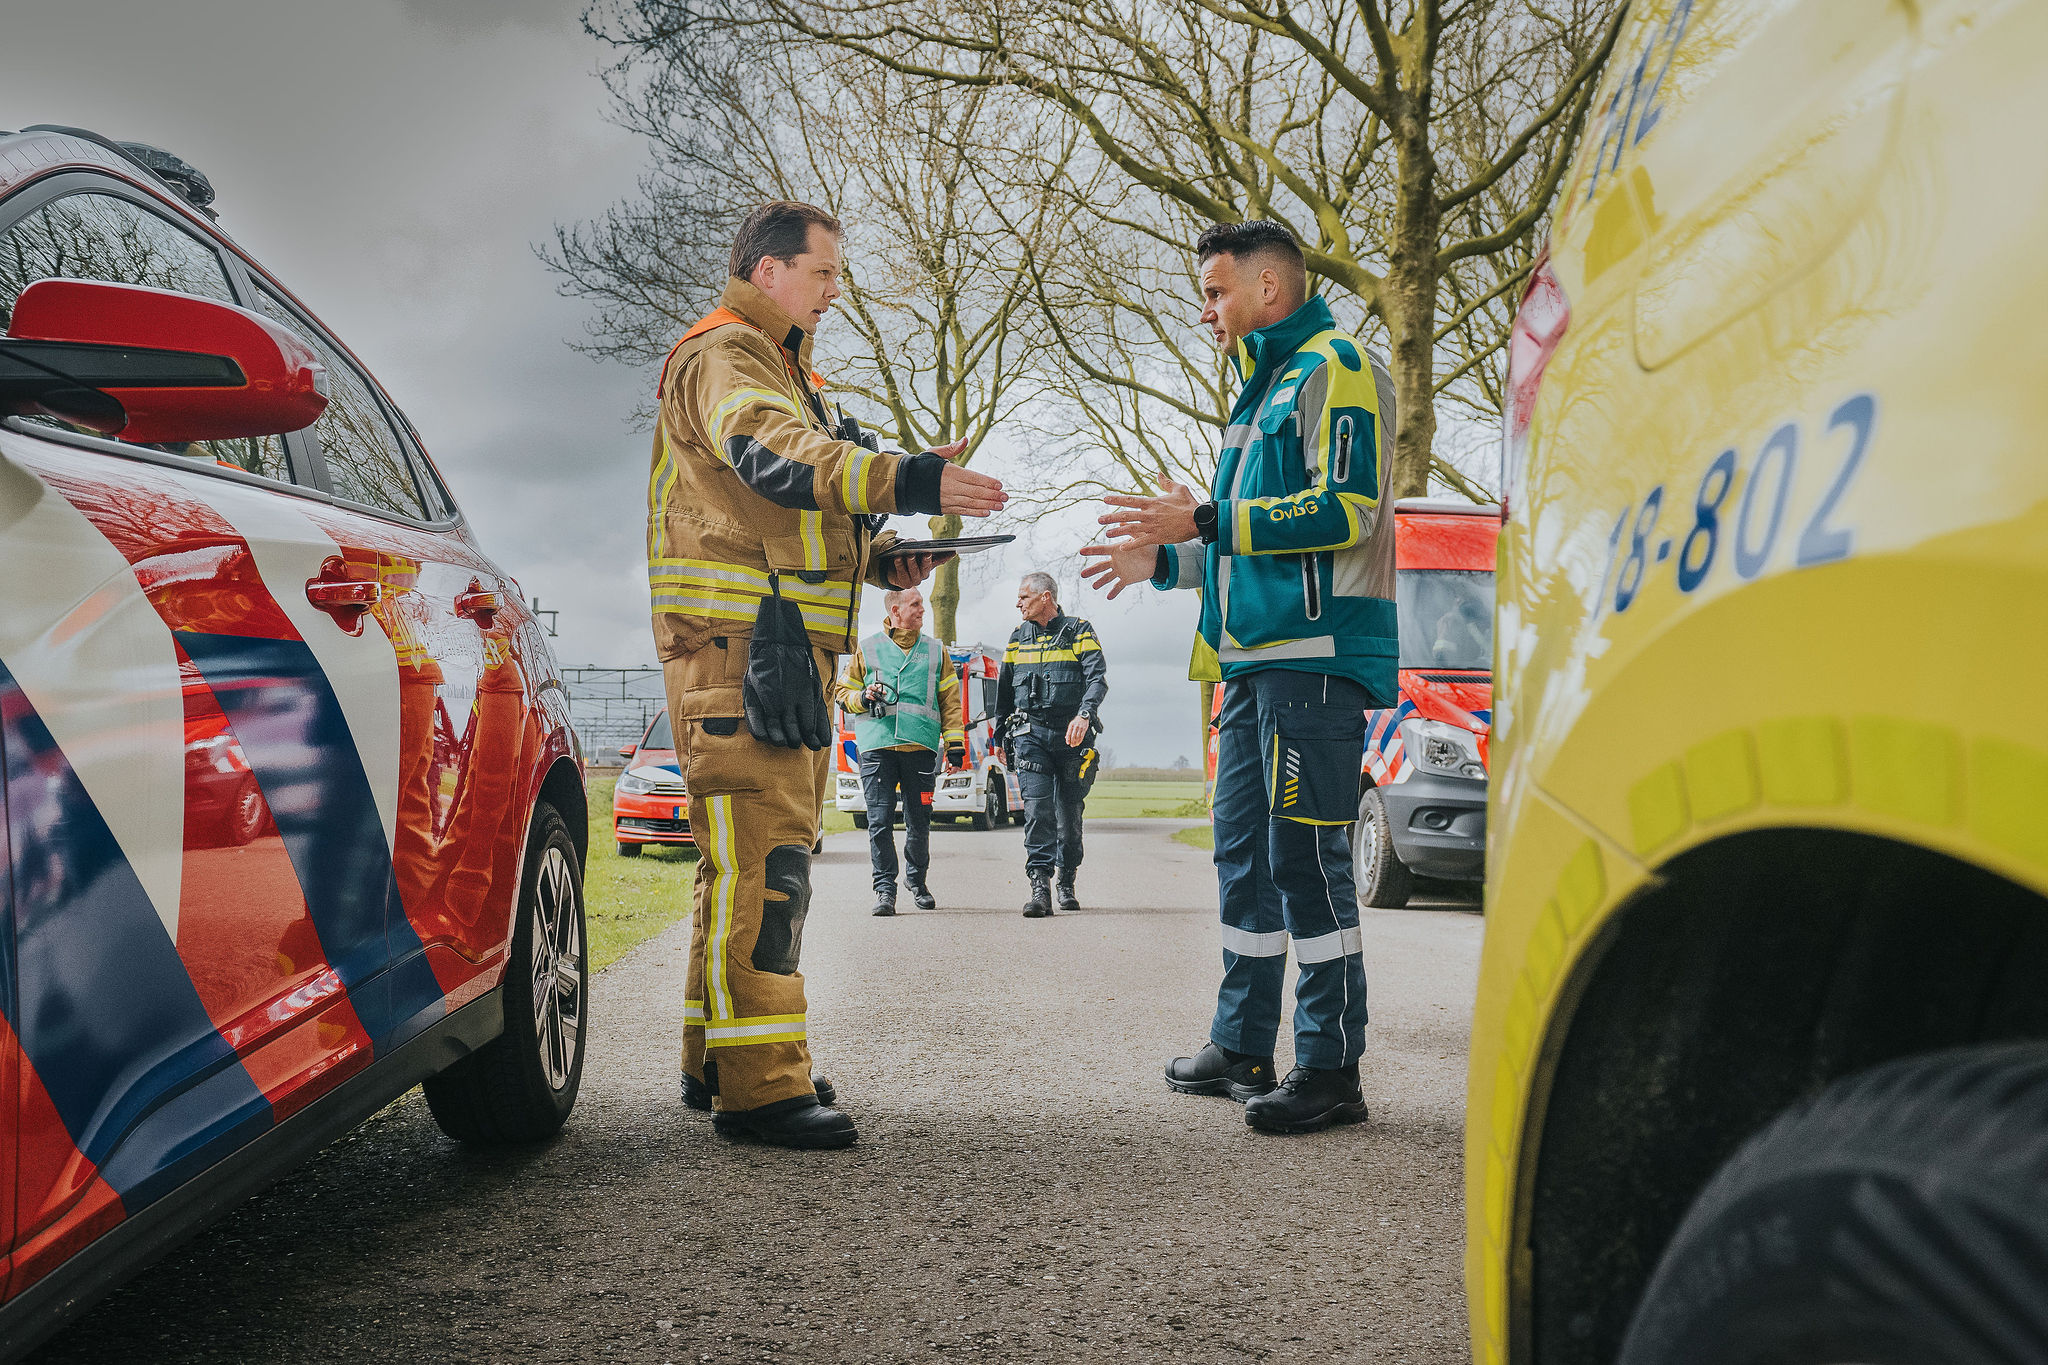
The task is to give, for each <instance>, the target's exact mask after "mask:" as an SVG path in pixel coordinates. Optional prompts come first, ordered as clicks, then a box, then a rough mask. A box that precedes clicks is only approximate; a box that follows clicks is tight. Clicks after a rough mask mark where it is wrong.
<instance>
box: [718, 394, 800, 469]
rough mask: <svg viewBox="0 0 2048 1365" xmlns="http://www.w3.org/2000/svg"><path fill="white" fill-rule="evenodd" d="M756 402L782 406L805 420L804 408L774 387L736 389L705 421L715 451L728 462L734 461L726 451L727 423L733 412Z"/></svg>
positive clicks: (786, 410)
mask: <svg viewBox="0 0 2048 1365" xmlns="http://www.w3.org/2000/svg"><path fill="white" fill-rule="evenodd" d="M755 403H766V404H767V405H768V406H769V407H771V408H781V409H782V410H783V411H784V412H786V413H788V414H789V415H790V416H792V417H794V418H796V419H797V420H798V421H802V420H803V410H802V409H800V408H799V407H797V405H796V401H795V400H794V399H792V398H791V397H790V396H789V395H788V394H786V393H777V392H775V391H774V390H772V389H734V390H733V391H732V392H731V393H729V394H727V395H726V396H725V398H724V399H723V401H721V402H720V403H719V405H718V406H717V407H715V408H713V409H712V410H711V416H710V417H709V418H708V419H706V421H705V423H704V425H705V427H706V428H707V429H708V430H709V431H710V432H711V449H712V451H713V453H715V454H716V455H717V456H718V458H719V459H721V460H725V462H726V463H727V464H731V463H732V461H731V460H730V459H729V458H728V457H727V455H726V453H725V424H726V423H727V422H729V421H731V420H732V417H733V414H735V413H737V412H738V411H739V410H740V409H741V408H744V407H748V406H751V405H752V404H755Z"/></svg>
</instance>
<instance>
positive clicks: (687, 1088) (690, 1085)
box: [683, 1071, 839, 1114]
mask: <svg viewBox="0 0 2048 1365" xmlns="http://www.w3.org/2000/svg"><path fill="white" fill-rule="evenodd" d="M811 1086H812V1088H813V1089H815V1090H816V1091H817V1094H818V1103H820V1104H837V1103H839V1092H838V1090H836V1089H834V1088H833V1085H832V1082H831V1081H829V1080H827V1079H825V1077H823V1076H819V1075H816V1074H815V1073H814V1074H813V1075H812V1076H811ZM683 1104H684V1106H685V1107H687V1108H690V1109H695V1110H697V1111H698V1112H699V1113H703V1114H708V1113H710V1112H711V1087H710V1086H708V1085H706V1084H704V1082H702V1081H700V1080H698V1079H697V1078H696V1077H695V1076H692V1075H691V1074H690V1073H689V1072H687V1071H685V1072H684V1073H683Z"/></svg>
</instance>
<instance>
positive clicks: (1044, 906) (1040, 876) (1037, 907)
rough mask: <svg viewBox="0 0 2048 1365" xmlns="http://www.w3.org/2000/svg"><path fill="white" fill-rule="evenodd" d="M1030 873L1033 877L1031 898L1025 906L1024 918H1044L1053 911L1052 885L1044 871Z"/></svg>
mask: <svg viewBox="0 0 2048 1365" xmlns="http://www.w3.org/2000/svg"><path fill="white" fill-rule="evenodd" d="M1028 875H1029V876H1030V878H1031V900H1030V902H1029V903H1028V904H1026V905H1025V907H1024V918H1025V919H1044V918H1045V917H1046V916H1047V915H1050V914H1051V913H1052V887H1051V886H1050V885H1048V884H1047V878H1046V875H1045V874H1044V873H1043V872H1033V873H1030V874H1028Z"/></svg>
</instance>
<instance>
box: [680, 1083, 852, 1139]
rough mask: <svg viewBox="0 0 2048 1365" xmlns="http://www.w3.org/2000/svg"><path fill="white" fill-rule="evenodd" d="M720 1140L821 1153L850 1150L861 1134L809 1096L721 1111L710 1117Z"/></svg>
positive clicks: (846, 1121) (831, 1110)
mask: <svg viewBox="0 0 2048 1365" xmlns="http://www.w3.org/2000/svg"><path fill="white" fill-rule="evenodd" d="M711 1127H712V1130H713V1131H714V1132H716V1133H717V1134H718V1135H719V1136H720V1137H722V1138H751V1139H753V1140H754V1141H755V1142H765V1143H767V1144H768V1145H770V1146H771V1147H798V1148H804V1149H807V1150H813V1151H815V1150H820V1149H823V1148H829V1147H851V1146H852V1145H853V1143H854V1139H855V1138H857V1137H859V1136H860V1134H859V1132H858V1131H856V1130H855V1128H854V1126H853V1120H852V1119H850V1118H848V1117H847V1116H846V1115H844V1114H842V1113H840V1112H839V1111H838V1110H837V1109H834V1108H833V1107H832V1106H831V1105H829V1104H820V1103H818V1101H817V1098H816V1097H815V1096H812V1095H798V1096H796V1097H795V1098H794V1099H787V1100H777V1101H776V1102H775V1103H773V1104H764V1105H762V1106H761V1107H760V1108H758V1109H724V1110H720V1111H719V1112H718V1113H715V1114H713V1115H712V1116H711Z"/></svg>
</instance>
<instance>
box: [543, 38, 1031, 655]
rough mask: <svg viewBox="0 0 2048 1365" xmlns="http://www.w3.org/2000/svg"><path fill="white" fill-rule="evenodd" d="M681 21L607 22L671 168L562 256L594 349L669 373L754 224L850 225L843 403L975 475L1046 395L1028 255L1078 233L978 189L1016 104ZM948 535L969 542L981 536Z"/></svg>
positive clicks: (996, 188) (643, 120)
mask: <svg viewBox="0 0 2048 1365" xmlns="http://www.w3.org/2000/svg"><path fill="white" fill-rule="evenodd" d="M667 18H668V16H666V15H665V14H664V13H663V12H662V7H660V6H657V5H654V4H649V3H637V2H636V0H615V3H612V4H610V5H609V6H606V7H604V8H602V9H597V10H593V11H592V12H591V13H590V14H589V15H588V16H587V17H586V24H587V25H588V26H589V27H590V29H591V31H592V32H593V33H596V34H597V35H599V36H600V37H602V38H604V39H605V40H607V41H608V42H610V43H612V44H613V45H614V46H615V48H616V50H617V51H618V52H619V54H620V56H619V60H618V61H617V63H616V64H615V65H613V66H612V67H610V68H609V69H608V70H607V71H606V73H605V80H606V84H607V86H608V88H609V90H610V91H611V94H612V117H613V118H614V119H615V121H617V122H618V123H620V124H621V125H622V126H624V127H626V128H628V129H631V130H632V131H635V132H637V133H639V134H641V135H642V136H644V137H645V138H647V140H648V142H649V144H650V146H651V147H652V149H653V151H654V164H653V166H652V168H651V169H650V170H649V171H648V172H647V173H646V174H645V175H644V176H643V177H642V179H641V182H640V186H639V193H638V195H637V196H636V197H635V198H634V199H632V200H630V201H628V202H626V203H623V204H619V205H615V206H614V207H613V208H611V209H610V210H609V211H608V212H606V213H605V214H604V215H603V216H602V217H600V218H598V219H596V220H595V221H592V222H589V223H585V224H579V225H576V226H573V227H565V228H559V229H557V231H556V234H555V240H554V243H553V245H552V246H551V247H550V248H548V249H547V250H545V251H544V252H543V253H542V254H543V259H544V260H545V261H546V262H547V264H548V265H549V266H550V267H551V268H552V269H554V270H555V271H556V272H557V273H558V274H559V275H560V276H561V281H562V283H561V289H562V291H563V292H564V293H566V294H570V295H572V296H576V297H581V298H584V299H587V300H589V301H591V302H592V303H594V304H595V305H596V309H597V311H596V314H595V316H594V317H593V320H592V321H591V323H590V324H589V326H588V330H587V335H586V337H585V339H584V341H583V342H582V349H584V350H586V351H588V352H590V353H591V354H594V355H598V356H600V357H604V358H609V359H616V360H622V361H627V362H631V363H637V364H649V363H652V362H655V361H658V360H659V359H660V358H661V357H662V356H663V355H665V354H666V352H667V350H668V348H669V346H670V345H671V344H672V343H673V341H674V339H675V337H676V336H678V335H680V333H681V332H682V331H683V330H684V329H685V328H686V327H688V326H689V325H690V323H691V322H693V321H694V320H695V319H696V318H697V317H699V316H701V315H702V314H703V313H704V312H706V311H708V310H709V308H710V307H711V305H712V304H713V302H715V300H716V298H717V296H718V294H719V292H720V291H721V290H722V289H723V287H724V284H725V280H726V254H727V253H726V247H727V244H729V243H730V242H731V240H732V236H733V233H734V231H735V230H736V229H737V227H738V224H739V220H740V219H741V218H743V217H744V216H745V215H746V213H747V212H748V211H749V210H751V209H752V208H754V207H755V206H756V205H758V204H761V203H763V202H765V201H767V200H771V199H802V200H806V201H808V202H811V203H815V204H818V205H819V206H820V207H823V208H825V209H827V210H828V211H830V212H832V213H834V214H836V215H837V216H839V217H841V218H842V219H844V220H845V221H846V223H847V227H848V251H847V258H848V268H847V271H846V275H845V280H844V286H845V295H844V297H843V298H842V300H841V302H840V305H839V308H838V310H837V311H838V317H837V318H836V319H835V320H834V321H832V322H830V323H828V324H827V326H826V327H825V328H824V329H822V330H821V332H820V335H819V350H820V360H821V367H822V368H823V369H824V370H825V371H826V372H827V374H828V375H829V377H830V381H831V383H832V385H833V388H834V389H835V390H837V393H838V394H839V395H840V396H841V397H842V398H844V399H848V400H851V401H849V402H847V404H846V406H847V407H848V409H849V410H850V411H852V412H854V413H855V415H857V416H860V417H862V418H863V419H864V420H866V421H867V422H868V423H869V424H870V425H874V426H877V427H879V428H880V429H881V431H882V433H883V435H884V437H885V438H886V439H887V440H888V441H889V442H891V443H893V444H896V445H899V446H901V447H902V448H904V449H907V450H924V449H931V448H933V447H937V446H941V445H945V444H947V443H949V442H952V441H954V440H957V439H959V438H961V437H966V438H967V440H968V446H967V450H966V452H965V454H964V455H963V456H962V457H961V458H962V460H963V462H964V461H965V460H971V459H972V458H973V457H974V456H975V454H976V453H978V452H979V451H980V450H981V449H982V447H983V445H984V443H985V442H986V441H987V440H988V438H989V436H990V435H991V434H992V433H993V432H994V431H995V430H996V429H997V428H998V427H999V426H1001V425H1002V424H1003V423H1005V422H1006V421H1007V420H1008V419H1009V418H1010V417H1011V416H1012V415H1013V414H1014V413H1015V412H1016V410H1017V408H1018V407H1019V405H1020V404H1022V403H1023V402H1024V401H1026V399H1027V398H1028V397H1029V395H1030V393H1031V392H1032V386H1033V383H1034V373H1035V372H1034V366H1035V364H1036V361H1037V357H1038V353H1039V350H1040V347H1041V340H1040V338H1039V335H1038V333H1037V331H1036V330H1035V323H1036V321H1037V318H1038V314H1037V313H1036V311H1035V310H1034V309H1033V308H1032V307H1031V282H1030V277H1029V274H1028V273H1027V272H1026V271H1025V269H1024V268H1023V266H1022V264H1021V253H1020V251H1019V249H1018V244H1019V243H1023V244H1025V246H1026V249H1027V250H1029V251H1040V250H1045V249H1046V248H1047V246H1048V242H1049V236H1050V234H1052V233H1053V232H1055V231H1057V228H1058V224H1057V222H1056V221H1055V218H1054V216H1053V215H1052V214H1051V213H1049V211H1048V210H1049V209H1050V208H1051V207H1052V206H1053V204H1052V201H1051V200H1050V198H1049V197H1048V196H1047V195H1046V194H1045V193H1044V191H1043V189H1042V188H1041V189H1037V190H1034V189H1032V188H1031V187H1030V186H1029V185H1003V184H1000V183H996V182H991V181H989V180H987V179H986V178H985V177H981V176H979V175H978V173H977V155H978V154H979V153H981V152H982V151H984V150H985V149H989V148H994V147H999V146H1008V145H1013V144H1014V143H1015V141H1016V138H1017V136H1018V130H1017V129H1016V128H1015V127H1014V126H1012V120H1013V115H1014V113H1015V110H1014V108H1013V107H1007V106H1005V104H1004V103H1003V102H1002V101H1000V100H998V99H996V98H994V94H995V92H994V91H993V89H990V88H975V89H969V90H966V91H962V90H960V89H958V88H957V87H950V86H942V85H939V84H937V83H934V82H931V81H929V80H925V79H923V78H920V77H915V76H909V75H905V74H902V73H898V72H893V71H890V70H888V69H887V68H885V67H880V66H878V65H876V64H875V63H872V62H867V61H864V60H860V59H858V58H856V57H855V56H853V55H852V54H849V53H847V52H845V51H843V50H839V49H834V48H831V47H829V46H824V45H819V44H815V43H811V42H808V41H806V40H803V39H801V38H800V37H795V36H793V35H786V34H785V35H780V36H778V35H773V34H763V33H762V32H761V31H759V30H758V29H754V28H751V27H749V26H746V25H743V24H735V23H732V22H726V21H719V20H717V19H711V20H706V21H703V22H694V23H689V24H673V23H669V22H666V19H667ZM1042 154H1043V155H1045V156H1046V158H1047V159H1048V163H1049V164H1052V165H1054V166H1057V164H1058V155H1057V149H1056V148H1054V149H1046V150H1045V151H1044V152H1043V153H1042ZM991 210H993V213H992V212H991ZM650 401H651V395H650ZM932 529H933V531H934V532H935V533H936V534H938V535H956V534H958V533H959V529H960V519H959V518H958V517H936V518H933V519H932ZM959 595H960V589H959V577H958V565H957V564H949V565H947V566H946V567H945V568H944V569H942V570H941V571H940V574H939V577H938V579H937V581H936V582H935V584H934V585H933V590H932V607H933V618H934V622H933V624H934V629H935V630H936V632H937V633H938V635H939V636H940V638H942V639H945V640H949V641H950V640H951V639H953V638H954V635H955V633H956V626H957V610H958V605H959Z"/></svg>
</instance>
